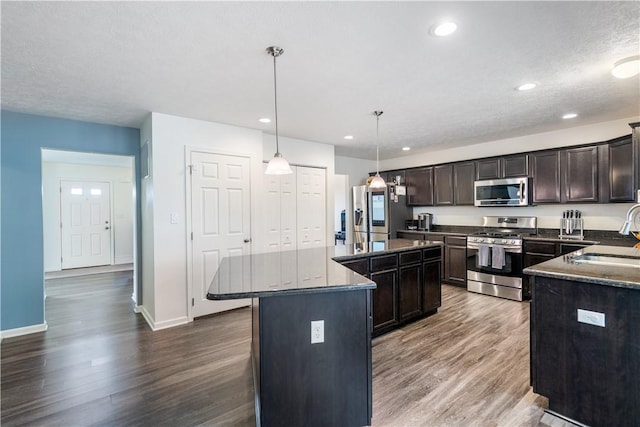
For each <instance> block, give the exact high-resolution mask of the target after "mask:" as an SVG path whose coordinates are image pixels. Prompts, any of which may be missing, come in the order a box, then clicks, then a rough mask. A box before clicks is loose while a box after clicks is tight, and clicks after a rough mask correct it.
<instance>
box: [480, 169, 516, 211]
mask: <svg viewBox="0 0 640 427" xmlns="http://www.w3.org/2000/svg"><path fill="white" fill-rule="evenodd" d="M473 187H474V188H473V190H474V203H473V204H474V205H475V206H528V205H529V178H527V177H526V176H525V177H521V178H506V179H490V180H485V181H476V182H474V183H473Z"/></svg>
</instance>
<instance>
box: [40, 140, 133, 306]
mask: <svg viewBox="0 0 640 427" xmlns="http://www.w3.org/2000/svg"><path fill="white" fill-rule="evenodd" d="M134 163H135V158H134V156H123V155H110V154H98V153H87V152H76V151H65V150H53V149H44V148H43V149H42V150H41V171H42V199H43V200H42V218H43V260H44V265H43V267H44V272H45V278H53V277H64V276H89V275H93V274H98V273H103V272H105V271H131V274H132V283H133V286H132V289H131V298H132V300H133V302H134V309H135V307H137V305H138V292H137V274H136V272H137V265H136V260H137V255H136V251H137V247H136V246H137V245H136V244H135V239H136V237H135V236H136V233H137V231H136V220H135V218H136V206H137V204H136V197H137V195H136V191H135V188H136V183H135V168H134ZM87 283H89V282H87ZM87 286H89V284H88V285H87ZM46 296H47V292H46V287H45V297H46ZM45 318H46V312H45Z"/></svg>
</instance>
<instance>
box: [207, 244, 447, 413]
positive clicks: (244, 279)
mask: <svg viewBox="0 0 640 427" xmlns="http://www.w3.org/2000/svg"><path fill="white" fill-rule="evenodd" d="M431 246H433V247H434V248H435V249H437V250H438V251H439V249H440V244H439V243H431V244H429V243H426V242H424V241H423V242H413V241H410V240H398V239H395V240H391V241H388V242H379V243H378V242H374V243H373V244H370V245H367V246H355V245H350V246H344V245H340V246H337V247H326V248H313V249H302V250H297V251H284V252H274V253H265V254H254V255H245V256H238V257H229V258H225V259H223V260H222V262H221V264H220V266H219V268H218V271H217V273H216V275H215V277H214V279H213V281H212V283H211V286H210V288H209V292H208V294H207V298H208V299H211V300H223V299H237V298H252V319H253V322H252V361H253V368H254V390H255V396H256V422H257V424H258V425H262V426H279V425H288V426H326V425H340V426H362V425H370V424H371V413H372V408H371V402H372V390H371V383H372V380H371V331H372V304H373V303H372V296H371V294H372V290H373V289H374V288H376V283H374V280H375V277H372V278H371V279H368V278H366V277H364V276H362V275H360V274H358V273H356V272H355V271H353V270H351V269H349V268H347V267H345V266H342V265H341V264H340V262H347V261H356V262H358V261H361V260H362V259H365V258H366V257H368V256H371V255H372V254H377V255H383V256H396V257H397V256H399V255H400V254H403V253H406V254H409V253H411V252H413V251H415V250H416V249H417V250H419V251H420V250H422V249H423V248H429V247H431ZM438 254H439V252H438ZM334 258H335V259H336V260H339V262H338V261H334ZM420 259H421V260H422V258H420Z"/></svg>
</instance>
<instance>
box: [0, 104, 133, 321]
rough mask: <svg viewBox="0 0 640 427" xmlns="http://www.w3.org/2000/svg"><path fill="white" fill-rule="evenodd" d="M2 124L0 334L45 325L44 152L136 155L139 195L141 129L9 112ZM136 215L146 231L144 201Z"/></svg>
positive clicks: (0, 148)
mask: <svg viewBox="0 0 640 427" xmlns="http://www.w3.org/2000/svg"><path fill="white" fill-rule="evenodd" d="M1 119H2V121H1V122H0V125H1V126H2V130H1V133H0V136H1V139H0V163H1V165H2V169H1V176H0V184H1V185H0V187H1V190H2V191H1V193H2V196H1V197H2V198H1V203H0V208H1V212H0V213H1V216H0V219H1V220H0V232H1V234H0V235H1V236H2V244H1V252H0V254H1V257H2V261H1V266H0V267H1V269H0V278H1V280H2V281H1V282H0V309H1V311H2V313H1V316H0V329H1V330H7V329H14V328H21V327H25V326H31V325H39V324H42V323H44V298H43V296H44V289H43V287H44V269H43V246H42V245H43V243H42V241H43V237H42V234H43V232H42V182H41V181H42V167H41V152H40V149H41V148H53V149H61V150H71V151H86V152H94V153H104V154H120V155H128V156H130V155H135V157H136V160H135V165H136V167H135V169H136V193H137V194H138V195H139V194H140V177H139V170H140V167H139V165H140V156H139V153H140V130H139V129H134V128H125V127H119V126H109V125H101V124H96V123H87V122H80V121H75V120H65V119H56V118H51V117H42V116H33V115H28V114H19V113H13V112H9V111H2V112H1ZM137 212H138V219H137V223H138V225H137V229H138V230H141V227H140V225H141V224H140V215H139V213H140V197H138V207H137ZM137 246H138V248H141V244H140V233H139V232H138V245H137ZM138 252H140V251H138ZM138 262H140V256H139V254H138ZM138 265H140V264H138ZM138 283H140V282H138Z"/></svg>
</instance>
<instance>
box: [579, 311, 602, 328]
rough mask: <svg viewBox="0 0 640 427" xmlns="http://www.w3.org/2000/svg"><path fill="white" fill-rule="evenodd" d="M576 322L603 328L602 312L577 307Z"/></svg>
mask: <svg viewBox="0 0 640 427" xmlns="http://www.w3.org/2000/svg"><path fill="white" fill-rule="evenodd" d="M578 322H580V323H586V324H588V325H594V326H600V327H602V328H604V323H605V322H604V313H598V312H597V311H589V310H583V309H581V308H579V309H578Z"/></svg>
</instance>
